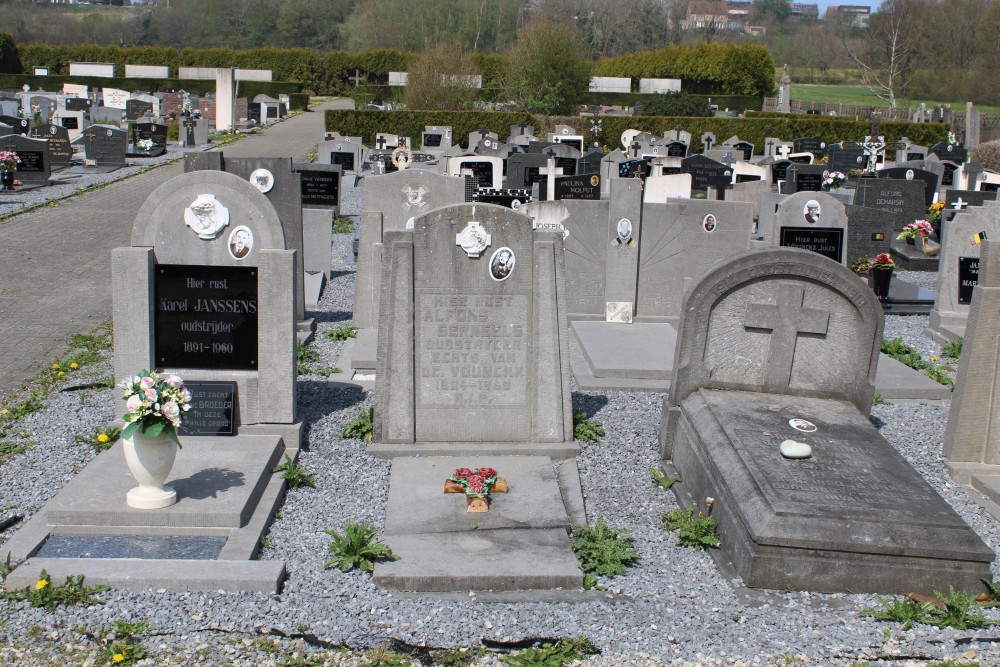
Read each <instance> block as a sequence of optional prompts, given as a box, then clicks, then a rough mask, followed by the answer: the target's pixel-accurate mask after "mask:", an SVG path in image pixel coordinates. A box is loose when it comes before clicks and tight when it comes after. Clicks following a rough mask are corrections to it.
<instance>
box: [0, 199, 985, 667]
mask: <svg viewBox="0 0 1000 667" xmlns="http://www.w3.org/2000/svg"><path fill="white" fill-rule="evenodd" d="M344 197H345V201H344V206H345V212H346V213H348V214H353V215H354V216H356V215H357V214H358V213H359V212H360V209H361V198H362V197H363V193H362V191H361V190H360V189H347V190H346V191H345V193H344ZM349 243H350V236H349V235H337V236H336V237H335V240H334V247H333V253H332V256H333V260H332V270H333V279H332V281H331V282H330V284H329V285H328V287H327V289H326V291H325V292H324V294H323V297H322V300H321V303H320V305H319V307H318V308H317V309H316V310H315V311H314V312H313V313H312V314H313V315H314V316H315V317H316V319H317V321H318V323H319V324H318V326H319V330H320V331H319V335H317V337H316V340H317V342H316V343H315V345H316V346H317V348H318V349H319V350H320V354H321V358H322V363H321V364H320V365H324V366H333V365H336V361H337V357H338V355H339V353H340V350H341V348H342V343H338V342H334V341H331V340H329V339H327V338H325V337H324V336H323V335H322V332H323V331H324V330H327V329H334V328H338V327H341V326H344V325H347V324H350V318H351V311H352V301H353V291H354V268H353V265H350V264H347V263H345V262H344V261H343V258H344V256H345V254H346V251H347V248H348V245H349ZM926 320H927V318H926V317H907V318H904V317H895V316H890V317H888V318H886V335H887V336H889V337H892V336H895V335H901V336H903V337H904V339H906V341H907V342H908V343H910V344H911V345H914V346H915V347H917V349H918V350H920V351H921V352H922V353H924V350H934V351H936V346H934V344H933V343H932V342H930V341H928V340H927V339H925V338H924V337H923V335H922V330H923V328H924V327H925V326H926ZM925 356H926V354H925ZM110 373H111V364H110V358H109V355H106V358H105V359H104V361H102V362H100V363H98V364H95V365H94V366H92V367H85V368H84V369H82V370H81V371H78V372H77V373H76V374H71V375H69V376H68V379H67V380H66V382H65V385H64V390H63V391H61V392H59V393H57V394H56V395H54V396H53V398H52V399H51V400H50V401H49V402H48V407H47V408H46V409H44V410H42V411H40V412H37V413H34V414H32V415H30V416H28V417H26V418H24V419H23V420H22V421H21V422H20V423H19V424H18V428H19V429H21V430H23V431H25V432H26V433H27V434H29V435H26V438H27V439H30V440H33V441H37V442H38V443H39V444H38V445H37V446H34V447H31V448H29V449H28V450H27V451H26V452H25V453H23V454H21V455H18V456H17V457H15V458H13V459H12V460H10V461H8V462H7V463H5V464H3V465H2V466H0V508H2V513H0V521H2V520H3V518H4V517H9V516H14V515H23V516H24V519H25V520H26V519H27V518H30V517H31V515H32V514H34V513H35V512H36V511H37V510H38V508H40V507H41V506H42V505H43V504H44V503H45V502H46V501H47V500H48V499H49V498H51V497H52V496H53V495H54V494H55V493H56V492H57V490H58V489H59V488H60V487H61V486H62V485H64V484H65V483H66V482H67V481H68V480H69V479H71V478H72V476H73V475H74V474H75V472H76V471H77V470H79V469H80V468H82V467H83V466H84V465H86V463H87V462H88V461H89V460H91V459H92V458H93V457H94V453H93V451H92V450H91V449H90V448H89V447H87V446H85V445H81V444H79V443H76V442H75V441H74V439H73V435H74V434H91V433H93V431H94V428H95V427H98V426H103V425H105V424H107V423H108V422H109V421H110V420H111V418H112V410H113V404H114V401H115V400H118V399H117V392H112V391H111V390H104V391H86V390H84V391H71V390H69V387H71V386H75V385H79V384H82V383H84V382H86V381H87V380H89V379H97V378H100V377H107V376H108V375H110ZM331 379H333V380H336V379H337V376H336V375H333V376H332V378H331ZM372 398H373V397H372V395H371V393H370V392H363V391H361V390H354V389H347V390H345V389H343V388H342V387H340V386H337V385H333V384H330V383H329V382H327V380H326V378H324V377H319V376H313V375H307V376H300V378H299V405H300V416H301V418H302V419H303V420H304V421H305V423H306V439H305V444H304V448H303V451H302V453H301V457H300V463H301V464H302V465H304V466H305V467H306V468H308V469H309V470H310V471H311V472H312V473H313V474H314V475H315V476H316V488H315V489H312V488H308V487H303V488H298V489H294V490H290V491H289V492H288V494H287V496H286V498H285V501H284V504H283V506H282V507H281V510H280V514H279V516H278V518H277V519H276V520H275V522H274V523H273V525H272V526H271V529H270V531H269V533H268V534H267V536H266V537H267V540H268V546H267V547H266V548H265V549H264V550H263V552H262V556H261V557H262V558H265V559H282V560H284V561H285V562H286V565H287V568H288V580H287V582H286V584H285V587H284V590H283V591H282V593H281V594H279V595H265V594H247V593H233V592H225V591H219V592H215V593H166V592H159V591H152V590H150V591H146V592H144V593H129V592H123V591H116V590H111V591H108V592H107V593H104V594H102V595H100V597H101V598H102V599H103V600H104V604H96V605H93V606H90V607H61V608H57V609H55V610H51V611H50V610H45V609H32V608H29V607H28V606H27V605H26V604H25V603H19V602H14V601H0V664H17V665H77V664H95V662H94V661H95V660H96V657H97V655H98V654H99V652H100V650H101V646H100V642H101V639H102V637H103V634H102V628H105V627H107V626H108V625H109V624H110V623H111V622H112V621H115V620H119V619H121V620H130V621H137V620H146V621H148V622H149V623H150V624H151V626H152V627H153V631H152V632H151V633H147V635H146V636H144V637H143V639H142V641H143V645H144V646H145V648H146V650H147V651H148V652H149V654H150V656H151V657H150V658H149V659H147V660H145V661H141V662H140V663H138V664H151V665H152V664H156V665H194V664H197V665H282V664H286V663H288V664H291V661H292V660H293V659H295V658H298V659H300V660H302V661H303V662H300V663H299V664H323V663H324V662H326V664H336V665H363V664H366V661H365V660H364V658H363V657H362V653H361V652H362V651H363V650H364V649H366V648H368V647H372V646H379V645H382V644H385V643H386V642H387V641H388V640H389V639H396V640H399V641H400V642H403V643H405V644H410V645H415V646H427V647H440V648H451V647H454V646H455V645H458V644H460V645H464V646H475V645H479V644H480V641H481V639H482V638H487V639H491V640H496V641H507V642H510V641H517V640H524V639H529V638H537V637H549V638H558V637H572V636H581V635H582V636H586V637H587V638H589V639H590V640H591V641H592V642H594V643H595V644H596V645H597V646H598V647H600V648H601V649H602V651H603V654H602V655H601V656H596V657H594V658H591V659H589V660H587V661H585V664H590V665H608V666H611V665H651V664H679V665H779V664H780V665H849V664H852V663H853V662H855V661H862V660H866V661H869V663H870V664H872V665H876V664H894V665H900V664H904V665H905V664H911V665H922V664H925V663H926V661H928V660H941V659H945V658H954V659H956V660H959V661H965V660H972V659H975V660H978V661H979V662H980V664H981V665H983V666H986V665H998V664H1000V643H994V642H993V641H991V640H989V638H992V637H995V636H997V635H1000V631H990V630H985V631H955V630H939V629H936V628H933V627H929V626H916V627H915V628H914V629H912V630H909V631H905V632H904V631H901V630H900V627H899V625H898V624H889V623H880V622H875V621H873V620H872V619H869V618H865V617H862V616H860V615H859V614H858V612H859V611H860V610H862V609H863V608H865V607H869V606H873V605H877V603H878V602H877V599H876V598H875V597H874V596H868V595H847V594H841V595H820V594H809V593H793V592H787V593H786V592H771V593H769V594H761V593H760V592H748V591H746V590H742V589H740V588H739V587H740V582H739V581H738V580H737V581H729V580H727V579H725V578H724V577H723V576H722V575H721V574H720V572H719V570H718V569H717V568H716V567H715V565H714V563H713V561H712V558H711V557H710V556H709V555H708V554H706V553H705V552H696V551H692V550H689V549H685V548H681V547H677V546H675V545H674V540H673V536H672V535H671V534H669V533H667V532H665V531H664V530H663V529H662V528H661V524H660V515H661V513H662V512H664V511H667V510H669V509H673V508H674V507H676V506H677V505H676V502H675V500H674V496H673V494H672V493H669V492H666V491H662V490H660V489H657V488H654V487H653V486H651V483H650V478H649V472H648V471H649V469H650V468H652V467H654V466H656V465H657V464H658V460H657V454H656V446H657V428H658V425H659V420H660V408H661V401H662V396H661V395H659V394H651V393H619V392H609V393H601V392H575V393H574V396H573V403H574V408H576V409H580V410H584V411H586V412H587V413H588V415H589V416H591V417H593V418H595V419H597V420H598V421H600V422H602V423H603V424H604V427H605V429H606V431H607V436H606V437H605V438H604V441H603V443H602V444H600V445H587V444H584V445H583V451H582V453H581V455H580V457H579V459H578V461H579V466H580V474H581V479H582V482H583V486H584V493H585V495H586V502H587V514H588V519H589V521H590V522H594V521H595V520H596V518H597V516H598V515H602V516H603V517H604V519H605V521H607V522H608V523H609V524H610V525H611V526H613V527H615V528H624V529H626V530H628V531H629V532H630V534H631V535H632V537H633V538H634V539H635V543H636V548H637V550H638V551H639V553H640V554H641V557H642V560H641V562H640V563H639V564H638V565H637V566H635V567H632V568H630V570H629V573H628V574H627V575H626V576H623V577H618V578H615V579H611V580H606V581H602V582H601V583H602V584H604V585H606V586H607V587H608V588H609V589H610V591H609V592H608V593H607V594H601V593H597V592H594V593H593V596H592V597H590V598H587V601H583V602H574V603H568V602H559V603H546V602H519V603H514V604H510V603H495V602H494V603H489V602H479V601H477V599H476V596H474V595H472V594H470V595H469V596H468V597H464V596H462V597H461V599H460V600H459V601H456V600H457V599H458V598H454V599H451V600H439V599H435V598H433V597H418V596H406V595H396V594H391V593H388V592H385V591H381V590H379V589H377V588H376V587H375V586H374V585H373V584H372V581H371V577H370V575H368V574H364V573H361V572H358V571H352V572H347V573H342V572H340V571H339V570H336V569H330V570H327V569H324V567H323V566H324V563H325V561H326V560H327V557H328V554H327V545H328V544H329V537H328V536H327V535H326V534H325V533H324V532H323V531H324V530H326V529H336V528H340V526H341V525H342V524H343V523H344V522H345V521H348V520H353V521H356V522H371V523H374V524H376V525H378V526H381V525H382V520H383V514H384V505H385V499H386V494H387V491H388V475H387V473H388V471H389V463H388V462H387V461H383V460H379V459H373V458H371V457H369V456H367V455H366V454H365V449H364V444H363V443H362V442H360V441H357V440H344V439H341V438H340V431H341V429H342V428H343V427H344V425H345V424H346V423H347V422H348V421H350V420H351V419H353V418H354V417H355V416H356V415H357V412H358V410H359V409H360V408H367V407H368V406H370V405H371V404H372ZM947 411H948V406H947V404H942V403H939V404H899V405H883V406H876V407H875V408H874V409H873V418H874V421H875V423H876V426H878V427H879V428H880V429H881V431H882V433H883V434H884V435H885V436H886V437H887V438H888V439H889V441H890V442H892V443H893V445H895V446H896V447H897V448H898V449H899V450H900V451H901V452H902V454H903V455H904V456H905V457H906V458H907V460H909V461H910V463H911V464H913V465H914V467H915V468H916V469H917V470H918V471H920V473H921V474H922V475H923V476H924V477H925V478H926V479H927V480H928V482H929V483H930V484H931V485H932V486H933V487H934V488H935V489H936V490H937V491H938V492H939V493H940V494H941V495H942V496H943V497H944V498H945V499H946V500H947V501H948V502H949V503H950V504H951V505H952V506H953V507H954V508H955V509H956V511H958V513H959V514H960V515H961V516H962V517H963V518H964V519H965V520H966V521H967V522H969V524H970V525H971V526H972V527H973V528H974V529H975V530H976V532H977V533H978V534H979V535H980V536H981V537H982V538H983V539H984V540H985V541H986V543H987V544H989V545H990V546H991V547H992V548H994V549H995V548H996V546H997V545H998V544H1000V523H998V522H997V521H996V520H994V519H993V518H992V517H990V516H989V515H988V514H987V513H986V512H985V511H984V510H982V509H980V508H979V507H978V506H977V505H976V504H975V503H974V502H972V501H971V500H970V498H969V497H968V495H967V494H966V492H965V491H964V490H962V489H960V488H958V487H957V486H956V485H955V484H954V483H953V482H952V481H951V480H950V478H949V477H948V475H947V474H946V472H945V471H944V467H943V460H942V457H941V454H940V450H941V439H942V434H943V430H944V424H945V420H946V418H947ZM873 511H878V509H877V508H873ZM18 525H20V524H17V525H15V526H13V527H11V528H9V529H8V530H7V531H6V532H5V533H0V539H5V538H6V537H9V536H10V535H11V534H12V533H13V531H15V530H16V529H17V527H18ZM977 592H978V591H977ZM987 614H988V615H990V617H991V618H994V619H998V620H1000V613H998V612H997V611H995V610H991V611H988V612H987ZM979 639H982V640H983V641H978V640H979ZM317 645H318V646H317ZM340 646H345V647H348V649H350V650H348V651H345V652H338V651H336V650H335V649H336V647H340ZM313 658H314V659H315V660H316V662H305V660H307V659H313ZM498 659H499V658H498V656H497V655H490V656H487V657H485V658H482V659H480V660H479V661H478V662H477V664H481V665H493V664H499V662H498Z"/></svg>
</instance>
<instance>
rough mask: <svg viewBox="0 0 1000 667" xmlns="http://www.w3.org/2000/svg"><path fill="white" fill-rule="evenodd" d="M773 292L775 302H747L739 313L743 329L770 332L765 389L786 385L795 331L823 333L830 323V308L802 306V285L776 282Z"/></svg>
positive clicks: (793, 358) (788, 377)
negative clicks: (745, 306)
mask: <svg viewBox="0 0 1000 667" xmlns="http://www.w3.org/2000/svg"><path fill="white" fill-rule="evenodd" d="M774 296H775V299H776V300H777V302H778V305H776V306H775V305H771V304H769V303H749V304H747V309H746V313H745V314H744V317H743V326H744V327H746V328H747V329H767V330H769V331H770V332H771V340H770V342H769V344H768V348H767V369H766V371H765V376H764V388H765V390H767V391H781V390H784V389H787V388H788V385H789V383H790V382H791V379H792V362H793V361H794V360H795V343H796V341H797V339H798V337H799V334H800V333H807V334H826V333H827V330H828V328H829V326H830V311H828V310H819V309H816V308H805V307H804V306H803V300H804V299H805V287H804V286H802V285H795V284H789V283H778V284H777V285H776V287H775V295H774Z"/></svg>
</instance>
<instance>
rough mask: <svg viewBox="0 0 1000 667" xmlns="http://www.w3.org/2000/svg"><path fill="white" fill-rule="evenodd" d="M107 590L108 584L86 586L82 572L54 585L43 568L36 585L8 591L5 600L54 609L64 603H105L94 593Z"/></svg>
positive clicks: (4, 595)
mask: <svg viewBox="0 0 1000 667" xmlns="http://www.w3.org/2000/svg"><path fill="white" fill-rule="evenodd" d="M106 590H108V587H107V586H93V587H91V586H84V585H83V575H82V574H78V575H76V576H75V577H74V576H72V575H71V576H68V577H66V583H65V584H64V585H62V586H53V585H52V579H51V578H50V577H49V573H48V572H46V571H45V570H42V573H41V575H39V577H38V581H37V582H36V583H35V585H34V586H28V587H27V588H25V589H24V590H19V591H7V592H6V593H4V594H3V597H4V599H5V600H18V601H23V600H27V601H28V603H29V604H30V605H31V606H32V607H45V608H47V609H54V608H56V607H59V606H62V605H74V604H79V605H91V604H104V601H103V600H99V599H97V598H95V597H94V595H95V594H96V593H103V592H104V591H106Z"/></svg>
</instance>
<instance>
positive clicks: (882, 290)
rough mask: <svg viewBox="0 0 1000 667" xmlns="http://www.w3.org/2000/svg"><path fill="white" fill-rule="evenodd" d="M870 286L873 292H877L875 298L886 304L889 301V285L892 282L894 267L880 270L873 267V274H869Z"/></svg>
mask: <svg viewBox="0 0 1000 667" xmlns="http://www.w3.org/2000/svg"><path fill="white" fill-rule="evenodd" d="M868 276H869V284H870V285H871V288H872V290H873V291H874V292H875V296H877V297H878V300H879V301H880V302H882V303H885V302H886V301H887V300H888V299H889V284H890V283H891V282H892V267H891V266H890V267H888V268H884V269H882V268H879V267H873V268H872V270H871V272H870V273H869V274H868Z"/></svg>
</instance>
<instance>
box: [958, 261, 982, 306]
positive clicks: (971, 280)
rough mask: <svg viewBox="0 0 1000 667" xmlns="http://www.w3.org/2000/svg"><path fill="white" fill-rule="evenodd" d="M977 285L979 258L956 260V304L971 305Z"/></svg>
mask: <svg viewBox="0 0 1000 667" xmlns="http://www.w3.org/2000/svg"><path fill="white" fill-rule="evenodd" d="M978 284H979V258H978V257H959V258H958V302H959V303H960V304H966V305H968V304H970V303H972V293H973V292H974V291H975V287H976V285H978Z"/></svg>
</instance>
